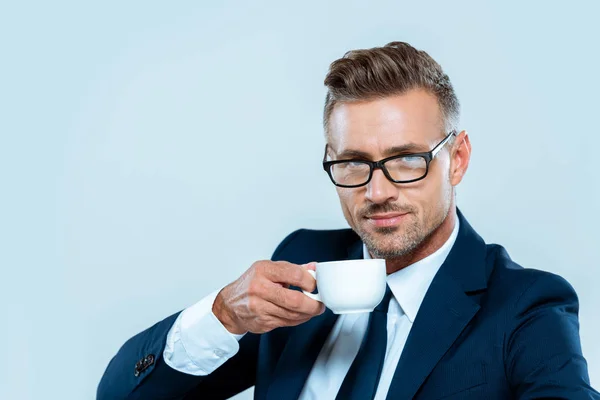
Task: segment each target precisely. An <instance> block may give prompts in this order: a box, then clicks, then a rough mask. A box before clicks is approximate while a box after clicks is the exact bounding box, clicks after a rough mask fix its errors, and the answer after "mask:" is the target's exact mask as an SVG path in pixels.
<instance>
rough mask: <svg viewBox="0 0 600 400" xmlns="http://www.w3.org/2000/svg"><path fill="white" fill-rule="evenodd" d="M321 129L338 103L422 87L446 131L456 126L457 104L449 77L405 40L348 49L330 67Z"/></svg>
mask: <svg viewBox="0 0 600 400" xmlns="http://www.w3.org/2000/svg"><path fill="white" fill-rule="evenodd" d="M325 86H326V87H327V89H328V90H327V96H326V97H325V108H324V110H323V128H324V129H325V134H326V135H327V132H328V126H329V117H330V116H331V112H332V111H333V108H334V106H335V105H336V104H337V103H338V102H349V101H356V100H369V99H376V98H383V97H387V96H391V95H396V94H403V93H406V92H407V91H409V90H411V89H425V90H427V91H429V92H430V93H432V94H433V95H435V96H436V97H437V99H438V104H439V106H440V111H441V113H442V117H443V119H444V121H442V122H443V126H444V129H446V131H450V130H452V129H457V124H458V118H459V113H460V104H459V102H458V98H457V97H456V94H455V93H454V88H453V87H452V84H451V83H450V78H448V75H446V74H445V73H444V71H443V70H442V67H441V66H440V65H439V64H438V63H437V62H436V61H435V60H434V59H433V58H431V56H430V55H429V54H427V53H426V52H424V51H422V50H417V49H415V48H414V47H412V46H411V45H409V44H408V43H404V42H391V43H388V44H386V45H385V46H383V47H374V48H371V49H361V50H351V51H348V52H346V54H344V56H343V57H342V58H340V59H338V60H335V61H334V62H332V63H331V65H330V66H329V72H328V73H327V76H326V77H325Z"/></svg>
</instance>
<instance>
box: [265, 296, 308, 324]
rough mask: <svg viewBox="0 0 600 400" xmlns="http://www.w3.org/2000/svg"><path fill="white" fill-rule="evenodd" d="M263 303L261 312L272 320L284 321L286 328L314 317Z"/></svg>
mask: <svg viewBox="0 0 600 400" xmlns="http://www.w3.org/2000/svg"><path fill="white" fill-rule="evenodd" d="M265 303H266V304H265V305H264V306H263V307H264V308H263V312H264V313H265V314H267V315H269V316H271V317H273V318H276V319H279V320H281V321H284V322H285V324H286V325H287V326H291V324H298V323H300V324H301V323H303V322H306V321H308V320H309V319H311V318H312V317H314V315H310V314H304V313H301V312H298V311H292V310H288V309H285V308H283V307H280V306H278V305H276V304H274V303H271V302H268V301H266V302H265Z"/></svg>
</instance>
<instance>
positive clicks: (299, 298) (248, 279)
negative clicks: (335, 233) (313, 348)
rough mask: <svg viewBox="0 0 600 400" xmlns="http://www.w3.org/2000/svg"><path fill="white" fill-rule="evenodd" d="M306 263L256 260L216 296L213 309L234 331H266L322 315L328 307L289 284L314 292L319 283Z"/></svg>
mask: <svg viewBox="0 0 600 400" xmlns="http://www.w3.org/2000/svg"><path fill="white" fill-rule="evenodd" d="M315 266H316V263H314V262H313V263H308V264H304V265H298V264H292V263H289V262H286V261H257V262H255V263H254V264H252V266H251V267H250V268H249V269H248V270H247V271H246V272H244V274H243V275H242V276H241V277H240V278H238V279H237V280H236V281H234V282H232V283H230V284H229V285H227V286H225V287H224V288H223V289H222V290H221V291H220V292H219V294H218V295H217V297H216V299H215V302H214V303H213V308H212V311H213V313H214V314H215V316H216V317H217V318H218V319H219V321H221V323H222V324H223V326H225V328H226V329H227V330H228V331H229V332H231V333H235V334H242V333H245V332H252V333H264V332H269V331H271V330H273V329H275V328H279V327H283V326H296V325H300V324H302V323H304V322H306V321H308V320H309V319H311V318H312V317H314V316H316V315H319V314H322V313H323V312H324V311H325V306H324V305H323V303H320V302H318V301H316V300H313V299H311V298H309V297H308V296H306V295H305V294H303V293H302V292H300V291H297V290H292V289H289V286H290V285H294V286H297V287H300V288H301V289H303V290H307V291H309V292H312V291H313V290H315V287H316V286H315V285H316V282H315V280H314V278H313V277H312V276H311V275H310V274H309V273H308V272H307V271H306V269H312V270H315Z"/></svg>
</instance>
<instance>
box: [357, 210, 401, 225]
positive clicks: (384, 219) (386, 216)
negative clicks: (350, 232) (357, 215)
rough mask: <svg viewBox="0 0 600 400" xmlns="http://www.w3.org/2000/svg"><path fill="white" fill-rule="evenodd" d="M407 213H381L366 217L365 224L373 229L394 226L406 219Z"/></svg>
mask: <svg viewBox="0 0 600 400" xmlns="http://www.w3.org/2000/svg"><path fill="white" fill-rule="evenodd" d="M407 215H408V213H397V212H395V213H382V214H371V215H368V216H366V217H365V218H366V219H367V222H368V223H369V224H371V225H373V226H375V227H390V226H396V225H398V224H400V222H402V220H403V219H405V218H406V216H407Z"/></svg>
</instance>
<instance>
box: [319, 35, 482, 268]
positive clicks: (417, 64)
mask: <svg viewBox="0 0 600 400" xmlns="http://www.w3.org/2000/svg"><path fill="white" fill-rule="evenodd" d="M325 85H326V86H327V88H328V93H327V97H326V101H325V109H324V116H323V125H324V129H325V135H326V139H327V153H326V155H327V159H328V160H332V161H334V160H366V161H379V160H382V159H385V158H388V157H391V156H396V155H409V154H414V153H427V152H429V151H431V150H432V149H433V148H434V147H435V146H436V145H437V144H439V143H440V142H442V141H443V139H445V138H446V137H447V136H448V134H449V133H450V132H451V131H455V132H456V136H454V135H450V138H449V140H448V141H447V143H445V142H442V143H443V144H442V146H440V148H439V151H438V152H437V154H436V155H435V157H434V158H433V159H431V161H430V162H426V161H425V159H424V158H423V157H420V158H419V157H403V158H399V159H396V160H393V161H389V162H386V163H385V164H384V165H385V166H386V167H387V168H388V175H389V176H391V177H392V178H393V179H394V180H410V177H411V176H413V177H414V178H418V177H419V176H422V175H424V174H425V173H426V176H425V177H424V178H423V179H419V180H415V181H413V182H410V183H395V182H392V181H390V180H389V179H388V177H386V176H385V174H384V172H383V171H382V169H378V168H375V169H374V170H373V171H372V176H371V179H370V181H369V182H368V183H367V184H365V185H362V186H358V187H352V188H346V187H340V186H337V191H338V195H339V197H340V202H341V205H342V210H343V212H344V216H345V217H346V220H347V221H348V223H349V224H350V226H351V227H352V229H354V230H355V231H356V232H357V233H358V234H359V236H360V237H361V238H362V240H363V241H364V243H365V244H366V246H367V248H368V249H369V251H370V252H371V254H372V255H373V256H375V257H378V258H386V259H394V258H402V257H406V256H407V255H410V254H411V253H413V252H414V251H416V250H418V249H419V248H420V247H422V246H424V245H426V244H427V243H428V242H429V241H431V240H435V235H436V232H438V231H439V230H440V229H439V228H440V227H442V226H443V225H444V223H445V222H446V221H447V216H448V214H449V213H450V212H453V207H454V186H456V185H457V184H458V183H460V181H461V180H462V177H463V175H464V173H465V172H466V170H467V167H468V162H469V156H470V143H469V139H468V136H467V135H466V132H464V131H463V132H460V133H459V132H458V130H457V125H458V119H459V102H458V99H457V98H456V95H455V93H454V89H453V88H452V84H451V83H450V79H449V78H448V76H447V75H446V74H445V73H444V72H443V71H442V68H441V67H440V65H439V64H438V63H437V62H435V60H433V59H432V58H431V57H430V56H429V55H428V54H427V53H425V52H423V51H419V50H416V49H415V48H413V47H412V46H410V45H408V44H407V43H402V42H392V43H389V44H387V45H386V46H384V47H378V48H373V49H368V50H353V51H349V52H347V53H346V54H345V55H344V57H342V58H341V59H339V60H336V61H334V62H333V63H332V64H331V66H330V69H329V72H328V74H327V77H326V78H325ZM425 158H427V157H425ZM343 166H344V167H343V171H342V170H341V169H338V170H336V174H338V175H337V176H338V177H341V176H349V175H348V174H354V175H357V174H358V173H357V172H356V171H358V170H359V168H362V169H363V170H364V165H361V164H360V163H352V164H343ZM338 167H341V165H338ZM411 168H412V171H410V169H411ZM367 169H368V168H367ZM391 169H394V171H397V172H393V171H391V172H390V170H391ZM395 173H397V174H398V177H395V176H394V174H395ZM367 174H368V173H367ZM411 174H412V175H411ZM403 176H406V177H408V178H403ZM340 179H341V178H340ZM344 179H345V178H344ZM338 183H339V182H338ZM382 217H391V218H382ZM450 229H451V227H450Z"/></svg>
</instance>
